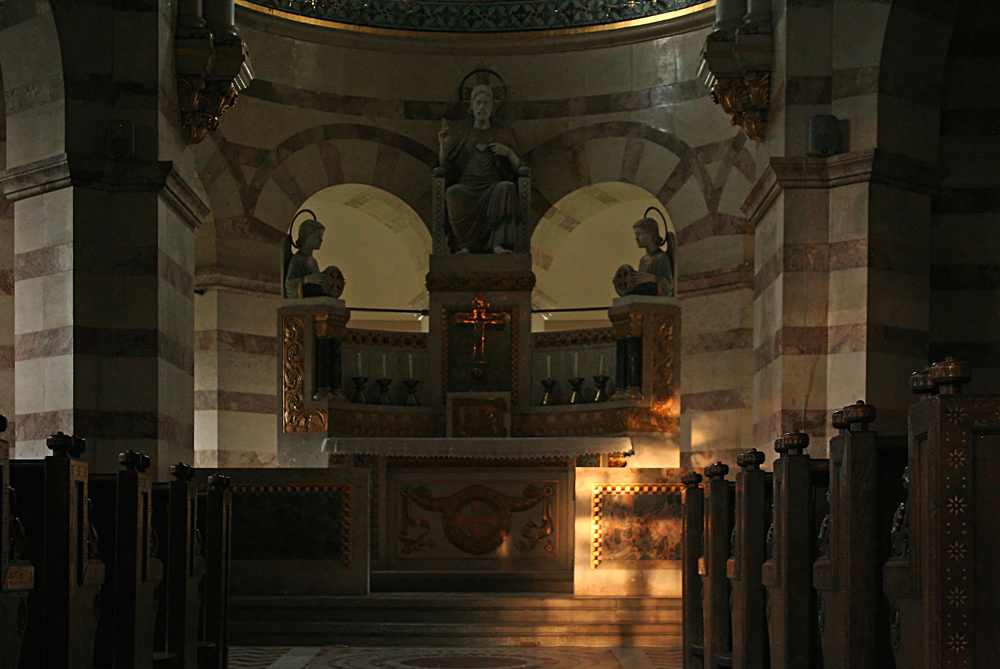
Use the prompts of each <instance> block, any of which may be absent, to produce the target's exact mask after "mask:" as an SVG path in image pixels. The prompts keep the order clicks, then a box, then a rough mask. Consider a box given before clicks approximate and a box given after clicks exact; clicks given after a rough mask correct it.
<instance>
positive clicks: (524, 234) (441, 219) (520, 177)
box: [431, 165, 531, 255]
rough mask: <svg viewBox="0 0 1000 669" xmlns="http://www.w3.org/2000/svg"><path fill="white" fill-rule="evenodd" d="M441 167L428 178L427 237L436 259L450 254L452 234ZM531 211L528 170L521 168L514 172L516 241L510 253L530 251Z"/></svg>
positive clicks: (524, 167) (529, 173)
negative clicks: (428, 212) (429, 205)
mask: <svg viewBox="0 0 1000 669" xmlns="http://www.w3.org/2000/svg"><path fill="white" fill-rule="evenodd" d="M444 172H445V171H444V168H443V167H435V168H434V172H433V175H432V176H431V217H432V224H431V234H432V236H433V244H434V246H433V251H434V253H435V254H438V255H446V254H449V253H454V251H455V249H453V248H452V246H453V244H452V238H453V236H452V234H451V229H450V227H449V225H448V211H447V207H445V202H444V191H445V188H446V187H447V185H446V183H445V174H444ZM530 210H531V168H530V167H528V166H526V165H522V166H521V168H520V169H519V170H518V171H517V218H516V220H515V225H516V226H517V240H516V243H515V245H514V248H513V249H511V250H512V251H513V252H514V253H528V252H529V251H530V250H531V228H530V223H529V222H528V212H529V211H530Z"/></svg>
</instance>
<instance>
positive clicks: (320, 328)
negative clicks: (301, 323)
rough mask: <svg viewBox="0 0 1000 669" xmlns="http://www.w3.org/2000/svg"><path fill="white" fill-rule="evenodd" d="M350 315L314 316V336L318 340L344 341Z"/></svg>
mask: <svg viewBox="0 0 1000 669" xmlns="http://www.w3.org/2000/svg"><path fill="white" fill-rule="evenodd" d="M349 319H350V315H349V314H316V315H315V316H313V334H314V335H315V336H316V339H343V338H344V333H345V332H346V330H347V321H348V320H349Z"/></svg>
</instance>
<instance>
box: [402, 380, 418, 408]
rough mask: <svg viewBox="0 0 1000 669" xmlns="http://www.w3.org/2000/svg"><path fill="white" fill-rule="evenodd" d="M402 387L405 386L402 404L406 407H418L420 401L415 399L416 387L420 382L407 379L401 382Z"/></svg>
mask: <svg viewBox="0 0 1000 669" xmlns="http://www.w3.org/2000/svg"><path fill="white" fill-rule="evenodd" d="M403 385H404V386H406V393H407V395H406V400H405V401H404V402H403V404H405V405H406V406H408V407H418V406H420V400H418V399H417V386H419V385H420V381H418V380H417V379H407V380H406V381H403Z"/></svg>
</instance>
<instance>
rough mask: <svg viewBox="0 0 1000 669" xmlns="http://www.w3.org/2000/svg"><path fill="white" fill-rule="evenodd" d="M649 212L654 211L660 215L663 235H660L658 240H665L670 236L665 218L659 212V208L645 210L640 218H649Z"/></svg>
mask: <svg viewBox="0 0 1000 669" xmlns="http://www.w3.org/2000/svg"><path fill="white" fill-rule="evenodd" d="M651 211H655V212H656V213H657V214H659V215H660V220H662V221H663V234H662V235H660V239H666V238H667V236H668V235H669V234H670V228H669V226H668V225H667V217H666V216H664V214H663V212H662V211H660V208H659V207H650V208H649V209H647V210H646V213H645V214H643V215H642V217H643V218H649V212H651ZM657 234H659V232H657Z"/></svg>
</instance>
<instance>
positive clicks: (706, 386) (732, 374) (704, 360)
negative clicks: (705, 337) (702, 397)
mask: <svg viewBox="0 0 1000 669" xmlns="http://www.w3.org/2000/svg"><path fill="white" fill-rule="evenodd" d="M752 385H753V351H752V350H751V349H748V348H742V349H735V350H731V351H718V352H716V353H712V354H703V355H688V356H685V357H684V366H683V367H682V370H681V387H682V388H683V389H684V394H685V395H687V394H691V393H703V392H712V391H721V390H732V389H734V388H743V387H746V386H752ZM681 406H682V407H683V406H684V404H683V403H682V404H681Z"/></svg>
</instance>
